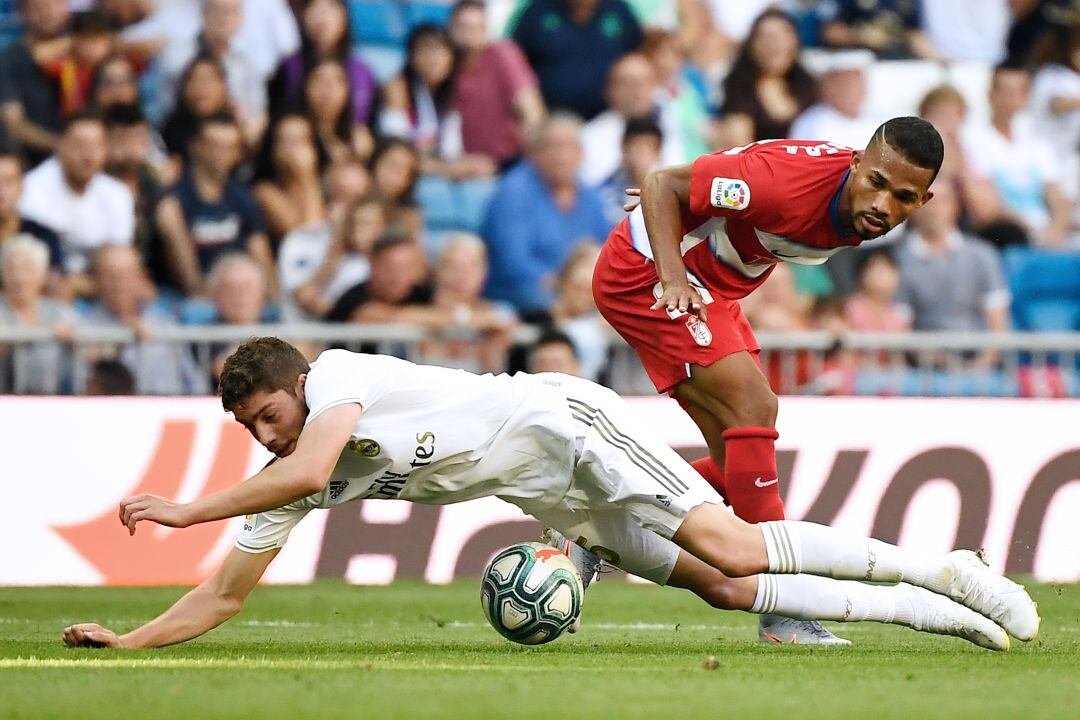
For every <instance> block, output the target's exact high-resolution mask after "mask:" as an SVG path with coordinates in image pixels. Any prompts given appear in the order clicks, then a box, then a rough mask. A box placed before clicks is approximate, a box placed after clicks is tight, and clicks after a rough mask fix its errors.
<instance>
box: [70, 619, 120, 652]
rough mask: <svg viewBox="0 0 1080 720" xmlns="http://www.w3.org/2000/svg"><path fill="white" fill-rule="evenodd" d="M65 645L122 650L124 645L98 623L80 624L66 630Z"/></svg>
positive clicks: (111, 632)
mask: <svg viewBox="0 0 1080 720" xmlns="http://www.w3.org/2000/svg"><path fill="white" fill-rule="evenodd" d="M64 644H65V645H67V646H68V647H89V648H122V647H124V644H123V643H122V642H120V638H119V637H118V636H117V634H116V633H114V632H113V631H112V630H109V629H108V628H103V627H101V626H100V625H98V624H97V623H79V624H78V625H72V626H70V627H66V628H64Z"/></svg>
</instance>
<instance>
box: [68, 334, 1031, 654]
mask: <svg viewBox="0 0 1080 720" xmlns="http://www.w3.org/2000/svg"><path fill="white" fill-rule="evenodd" d="M221 396H222V404H223V405H224V407H225V409H226V410H228V411H231V412H232V413H233V415H234V417H235V418H236V420H237V421H238V422H240V423H242V424H243V425H244V426H245V427H246V428H247V429H248V430H249V431H250V432H251V433H252V435H254V437H255V438H256V439H257V440H258V441H259V442H260V443H261V444H262V445H263V446H264V447H266V448H267V449H268V450H270V451H271V452H272V453H274V455H276V456H277V460H276V461H275V462H273V463H272V464H270V465H268V466H267V467H266V468H264V469H263V470H262V471H261V472H259V473H258V474H257V475H255V476H254V477H252V478H251V479H249V480H248V481H246V482H243V483H240V484H238V485H236V486H234V487H232V488H229V489H227V490H223V491H221V492H218V493H215V494H213V495H209V496H207V497H205V498H202V499H200V500H196V501H193V502H191V503H175V502H172V501H169V500H166V499H164V498H159V497H155V496H152V495H139V496H136V497H132V498H128V499H126V500H124V501H123V502H122V503H121V504H120V509H119V514H120V520H121V522H123V523H124V524H125V525H126V526H127V527H128V529H129V531H130V532H131V533H132V534H134V532H135V530H136V527H137V525H138V523H139V522H141V521H144V520H150V521H153V522H157V523H159V524H162V525H167V526H170V527H187V526H189V525H192V524H195V523H201V522H210V521H213V520H220V519H222V518H227V517H235V516H239V515H247V516H249V517H247V518H246V519H245V522H244V527H243V530H242V532H241V534H240V537H239V539H238V540H237V542H236V547H235V548H234V549H233V550H232V551H231V552H230V554H229V555H228V556H227V557H226V558H225V560H224V561H223V563H222V565H221V567H220V568H219V569H218V571H217V572H216V573H215V574H214V575H213V576H212V577H211V578H209V579H208V580H206V581H205V582H203V583H202V584H201V585H199V586H197V587H196V588H194V589H193V590H191V591H190V592H189V593H187V594H186V595H185V596H184V597H182V598H181V599H180V600H178V601H177V602H176V603H175V604H174V605H173V606H172V607H171V608H169V609H168V610H167V611H166V612H165V613H163V614H162V615H161V616H159V617H158V618H156V619H154V620H152V621H150V622H149V623H147V624H146V625H143V626H142V627H139V628H137V629H135V630H133V631H131V632H129V633H127V634H125V635H117V634H116V633H114V632H113V631H111V630H108V629H106V628H103V627H101V626H100V625H96V624H93V623H85V624H79V625H73V626H71V627H68V628H66V629H65V630H64V641H65V642H66V643H67V644H69V645H84V646H108V647H131V648H136V647H140V648H141V647H159V646H163V645H170V644H173V643H178V642H183V641H185V640H189V639H191V638H194V637H197V636H199V635H201V634H203V633H205V632H206V631H208V630H210V629H212V628H214V627H216V626H218V625H220V624H221V623H223V622H224V621H226V620H227V619H229V618H230V617H232V616H233V615H235V614H236V613H238V612H239V611H240V609H241V607H242V605H243V602H244V599H245V598H246V597H247V595H248V594H249V593H250V592H251V590H252V589H253V588H254V587H255V585H256V584H257V583H258V581H259V578H260V577H261V576H262V574H263V572H264V571H265V570H266V568H267V566H268V565H269V564H270V561H271V560H273V558H274V557H275V555H276V554H277V553H278V551H279V550H280V548H281V547H282V546H283V545H284V543H285V541H286V539H287V538H288V535H289V532H290V530H291V529H292V528H293V527H294V526H295V525H296V523H298V522H299V521H300V520H301V519H302V518H303V517H304V516H305V515H306V514H307V513H308V512H309V511H310V510H312V509H313V508H328V507H333V506H336V505H340V504H342V503H345V502H350V501H352V500H359V499H365V498H366V499H377V498H396V499H400V500H411V501H413V502H421V503H429V504H447V503H453V502H461V501H464V500H471V499H473V498H479V497H485V496H489V495H495V496H498V497H500V498H502V499H503V500H506V501H507V502H511V503H513V504H515V505H517V506H518V507H520V508H521V509H522V510H524V511H525V512H526V513H529V514H530V515H532V516H534V517H536V518H537V519H539V520H541V521H542V522H544V523H545V524H548V525H551V526H552V527H554V528H556V529H557V530H559V531H560V532H562V533H563V534H564V535H565V536H566V537H569V538H573V539H576V541H577V542H578V543H579V544H582V545H583V546H585V547H588V548H591V549H594V550H595V551H597V552H602V554H604V555H606V557H607V558H608V559H609V560H610V561H612V562H613V563H614V564H615V565H618V566H619V567H620V568H622V569H624V570H626V571H627V572H630V573H633V574H635V575H640V576H641V577H644V578H647V579H649V580H652V581H653V582H656V583H659V584H662V585H672V586H675V587H681V588H686V589H689V590H691V591H692V592H694V593H695V594H697V595H698V596H700V597H701V598H702V599H704V600H705V601H706V602H708V603H709V604H711V605H712V606H714V607H717V608H722V609H736V610H746V611H750V612H755V613H762V612H768V613H780V614H783V615H787V616H789V617H794V618H804V619H819V620H837V621H845V622H847V621H859V620H869V621H875V622H883V623H896V624H900V625H905V626H907V627H911V628H914V629H916V630H923V631H927V632H933V633H939V634H944V635H955V636H959V637H963V638H965V639H967V640H970V641H971V642H973V643H976V644H978V645H981V646H982V647H986V648H991V649H994V650H1006V649H1008V647H1009V635H1012V636H1013V637H1016V638H1018V639H1021V640H1031V639H1032V638H1034V637H1035V635H1036V634H1037V633H1038V629H1039V616H1038V613H1037V610H1036V607H1035V603H1034V602H1032V601H1031V598H1030V597H1029V596H1028V594H1027V593H1026V591H1025V590H1024V589H1023V588H1022V587H1021V586H1019V585H1017V584H1016V583H1014V582H1012V581H1011V580H1008V579H1007V578H1004V577H1002V576H999V575H997V574H995V573H993V572H991V571H990V570H989V569H988V568H987V567H986V566H985V565H984V564H983V563H982V562H981V561H980V560H979V559H978V557H977V556H976V555H975V554H974V553H970V552H968V551H956V552H953V553H950V554H949V555H946V556H942V557H926V556H922V555H919V554H915V553H911V552H908V551H905V550H902V549H900V548H898V547H896V546H894V545H889V544H887V543H884V542H880V541H878V540H872V539H868V538H864V537H859V536H856V535H852V534H849V533H844V532H841V531H838V530H834V529H832V528H828V527H825V526H822V525H817V524H814V523H808V522H797V521H791V520H783V521H776V522H766V523H761V524H758V525H750V524H748V523H745V522H743V521H742V520H740V519H738V518H737V517H736V516H735V515H733V514H732V513H730V512H729V511H728V510H727V509H725V508H724V506H723V503H722V499H721V498H720V496H719V495H717V494H716V492H715V491H714V490H713V489H712V488H711V487H710V486H709V485H708V483H706V482H705V480H704V479H703V478H702V477H701V476H699V475H698V474H697V473H696V472H695V471H694V470H693V468H691V467H690V466H689V465H688V464H687V463H686V462H685V461H684V460H682V458H680V457H679V456H678V454H676V453H675V452H674V451H673V450H671V449H670V448H669V447H666V446H665V445H663V444H662V443H658V442H655V441H653V440H652V439H651V438H650V437H649V435H648V434H647V433H645V432H643V431H642V430H641V429H640V428H638V427H635V424H634V423H633V422H632V421H631V418H630V417H629V414H628V413H627V412H626V406H625V403H624V402H623V400H622V399H621V398H619V396H618V395H616V394H615V393H614V392H612V391H610V390H607V389H606V388H603V387H601V386H599V385H596V384H594V383H591V382H588V381H586V380H582V379H579V378H575V377H571V376H568V375H562V374H558V373H545V374H539V375H527V374H518V375H515V376H513V377H510V376H508V375H499V376H492V375H483V376H477V375H473V374H471V373H468V372H465V371H462V370H451V369H446V368H439V367H425V366H421V365H414V364H413V363H410V362H407V361H404V360H399V359H396V358H392V357H386V356H380V355H365V354H358V353H351V352H347V351H344V350H328V351H326V352H324V353H323V354H322V355H320V356H319V358H318V359H317V360H316V361H315V362H314V363H312V364H310V366H309V364H308V362H307V361H306V360H305V359H304V357H303V355H301V354H300V352H299V351H298V350H297V349H296V348H294V347H293V346H291V345H289V344H288V343H286V342H284V341H282V340H278V339H276V338H256V339H253V340H251V341H249V342H247V343H245V344H244V345H242V346H240V348H239V349H238V350H237V351H236V352H235V353H234V354H233V355H232V356H230V357H229V359H228V360H227V361H226V363H225V367H224V371H223V373H222V376H221ZM601 548H603V551H601V550H600V549H601ZM859 581H862V582H859ZM867 583H889V584H887V585H885V584H877V585H872V584H867Z"/></svg>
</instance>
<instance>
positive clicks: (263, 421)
mask: <svg viewBox="0 0 1080 720" xmlns="http://www.w3.org/2000/svg"><path fill="white" fill-rule="evenodd" d="M305 380H307V375H301V376H300V377H299V378H297V381H296V389H295V393H296V394H295V395H293V394H291V393H288V392H286V391H285V390H275V391H274V392H267V391H265V390H259V391H257V392H254V393H252V394H251V395H250V396H248V397H247V398H245V399H244V400H243V401H242V402H240V403H239V404H237V406H236V407H235V408H233V417H234V418H236V421H237V422H238V423H240V424H241V425H243V426H244V427H245V428H247V431H248V432H249V433H251V436H252V437H254V438H255V439H256V440H257V441H258V442H259V444H260V445H262V446H263V447H264V448H266V449H267V450H269V451H270V452H272V453H273V454H274V455H276V456H278V457H286V456H288V455H291V454H292V451H293V450H295V449H296V441H297V440H298V439H299V438H300V431H301V430H303V429H304V420H305V419H306V418H307V405H306V404H305V403H304V389H303V386H304V381H305Z"/></svg>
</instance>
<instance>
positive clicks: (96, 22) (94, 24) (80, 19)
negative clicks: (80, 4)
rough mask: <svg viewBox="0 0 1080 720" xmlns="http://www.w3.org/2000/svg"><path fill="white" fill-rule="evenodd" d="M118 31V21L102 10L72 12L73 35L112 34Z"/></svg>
mask: <svg viewBox="0 0 1080 720" xmlns="http://www.w3.org/2000/svg"><path fill="white" fill-rule="evenodd" d="M116 31H117V26H116V23H115V22H114V21H113V19H112V18H111V17H110V16H109V15H107V14H106V13H104V12H102V11H101V10H81V11H79V12H75V13H72V14H71V34H72V35H81V34H89V35H111V34H113V33H115V32H116Z"/></svg>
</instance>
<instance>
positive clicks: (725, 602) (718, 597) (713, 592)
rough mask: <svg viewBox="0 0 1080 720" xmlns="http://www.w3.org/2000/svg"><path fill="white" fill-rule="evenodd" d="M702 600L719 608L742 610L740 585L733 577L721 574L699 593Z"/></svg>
mask: <svg viewBox="0 0 1080 720" xmlns="http://www.w3.org/2000/svg"><path fill="white" fill-rule="evenodd" d="M698 594H699V596H700V597H701V599H702V600H704V601H705V602H707V603H709V605H712V606H713V607H714V608H716V609H717V610H742V609H743V608H742V607H741V606H740V604H739V597H738V587H737V586H736V585H735V583H733V582H732V581H731V578H728V577H723V576H719V577H718V578H717V579H716V580H713V581H711V582H710V583H709V584H708V585H707V586H705V587H703V588H701V592H699V593H698Z"/></svg>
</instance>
